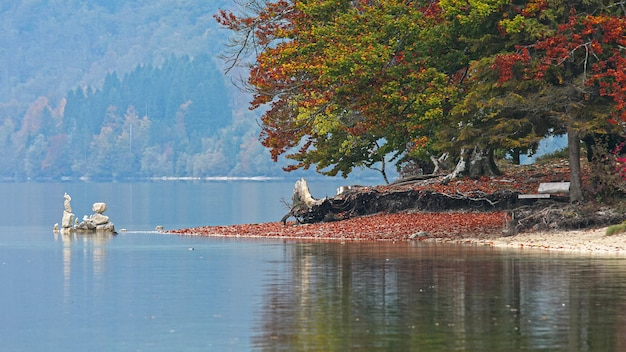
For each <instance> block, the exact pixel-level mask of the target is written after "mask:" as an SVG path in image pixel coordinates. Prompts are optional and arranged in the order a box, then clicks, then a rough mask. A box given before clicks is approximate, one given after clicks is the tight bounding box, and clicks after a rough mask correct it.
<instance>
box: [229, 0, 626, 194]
mask: <svg viewBox="0 0 626 352" xmlns="http://www.w3.org/2000/svg"><path fill="white" fill-rule="evenodd" d="M252 4H253V6H248V10H249V12H248V13H247V14H244V15H242V16H237V15H235V14H233V13H231V12H225V11H222V12H221V13H220V14H219V15H218V16H217V19H218V21H219V22H220V23H221V24H222V25H224V26H226V27H227V28H229V29H231V30H232V31H233V32H234V33H235V37H234V41H233V45H234V46H233V48H235V49H236V50H235V51H234V52H232V53H231V55H230V56H228V59H229V60H230V61H228V62H229V64H230V65H232V66H233V67H234V66H235V65H237V64H240V63H244V64H245V63H246V58H247V57H248V55H251V56H252V58H251V61H252V62H250V63H249V66H248V68H249V72H250V75H249V78H248V80H247V82H246V83H247V88H249V89H250V90H251V91H252V93H253V96H254V98H253V101H252V104H251V108H252V109H258V108H261V107H264V108H265V107H266V106H267V110H266V111H265V113H264V114H263V116H262V118H261V122H262V131H261V139H262V143H263V145H265V146H266V147H269V148H270V150H271V155H272V157H273V159H274V160H277V158H278V157H279V156H280V155H282V154H287V157H288V158H290V159H292V160H294V161H295V164H293V165H291V166H290V167H288V168H287V170H293V169H297V168H308V167H310V166H311V165H316V166H317V169H318V171H320V172H322V173H325V174H329V175H335V174H337V173H339V172H341V173H342V175H343V176H345V175H346V174H347V173H349V172H350V171H351V170H352V168H353V167H355V166H366V167H373V166H374V165H375V164H376V163H379V162H380V163H381V162H383V161H384V160H385V159H386V157H387V156H391V157H392V158H393V159H394V160H395V161H396V163H401V162H403V161H405V160H408V159H410V158H418V157H420V156H422V157H423V155H424V154H428V153H433V152H438V151H450V152H454V153H457V154H460V155H461V157H460V162H459V164H458V166H459V167H457V170H463V171H465V172H469V173H473V174H476V175H478V174H495V173H497V172H498V171H497V168H496V167H495V165H493V154H494V150H497V149H501V150H502V149H503V150H509V151H512V152H514V153H519V152H521V151H528V150H533V148H536V146H537V144H538V141H539V140H540V139H541V138H543V137H544V136H546V135H550V134H562V133H564V132H565V131H568V132H569V133H570V135H571V138H570V141H572V143H571V145H570V148H571V149H570V150H571V151H572V156H571V158H570V162H571V169H572V175H571V181H572V192H571V196H572V200H579V199H581V193H580V187H579V185H580V182H579V181H580V172H579V171H578V170H580V167H579V165H578V164H577V163H578V162H579V159H578V157H577V154H574V152H576V151H578V149H577V148H578V146H577V145H578V143H579V142H578V141H579V138H578V137H577V134H584V133H589V132H593V131H596V132H597V131H600V132H607V131H608V129H607V128H606V123H605V122H606V121H607V114H610V116H611V119H609V120H610V121H613V122H614V123H615V122H616V121H618V120H619V119H622V120H625V115H626V114H625V113H624V110H625V108H626V98H624V96H625V94H624V93H625V90H624V89H625V88H624V87H626V79H625V78H624V77H625V76H626V74H624V71H625V68H626V67H625V66H626V64H625V60H624V52H625V50H624V47H625V46H624V37H625V36H624V29H625V28H626V25H624V16H623V15H624V5H623V3H622V2H610V3H608V4H606V1H604V2H603V1H599V0H597V1H592V0H585V1H582V0H581V1H574V2H572V1H545V0H530V1H515V2H511V1H510V0H490V1H487V0H485V1H452V0H441V1H398V0H396V1H394V0H378V1H365V0H363V1H347V0H346V1H287V0H282V1H255V2H253V3H252ZM255 50H256V51H255ZM463 165H467V167H466V168H460V166H463ZM381 169H382V168H381ZM382 170H383V175H384V169H382ZM454 174H456V172H455V173H453V175H454Z"/></svg>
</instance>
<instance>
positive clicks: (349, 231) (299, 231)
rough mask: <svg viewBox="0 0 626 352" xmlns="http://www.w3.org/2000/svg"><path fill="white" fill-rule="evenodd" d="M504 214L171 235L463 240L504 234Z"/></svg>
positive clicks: (406, 216) (403, 216) (381, 217)
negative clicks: (420, 233) (502, 232)
mask: <svg viewBox="0 0 626 352" xmlns="http://www.w3.org/2000/svg"><path fill="white" fill-rule="evenodd" d="M504 220H505V214H504V213H502V212H491V213H395V214H377V215H372V216H364V217H358V218H353V219H348V220H344V221H337V222H325V223H318V224H307V225H295V224H294V223H293V222H291V223H287V226H283V224H282V223H280V222H272V223H264V224H251V225H232V226H206V227H199V228H192V229H181V230H176V231H172V233H175V234H181V235H198V236H225V237H280V238H299V239H302V238H305V239H321V240H370V241H371V240H396V241H399V240H406V239H408V238H409V236H411V235H412V234H416V233H419V232H422V231H425V232H427V233H428V235H427V236H423V237H419V238H417V239H426V238H432V237H436V238H462V237H470V236H472V237H475V236H476V235H485V234H493V233H496V232H499V231H501V230H502V226H503V224H504Z"/></svg>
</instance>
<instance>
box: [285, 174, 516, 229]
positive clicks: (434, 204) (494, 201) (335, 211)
mask: <svg viewBox="0 0 626 352" xmlns="http://www.w3.org/2000/svg"><path fill="white" fill-rule="evenodd" d="M518 194H519V193H517V192H512V191H508V190H501V191H496V192H494V193H491V194H487V193H484V192H480V191H475V192H469V193H459V192H457V193H453V194H447V193H440V192H434V191H429V190H415V189H394V188H393V187H391V188H389V189H387V190H384V191H379V190H377V189H374V188H372V187H346V188H344V189H343V191H342V192H340V193H339V194H337V195H335V196H333V197H328V198H323V199H315V198H313V196H311V193H310V191H309V187H308V185H307V183H306V180H304V179H301V180H299V181H298V182H296V185H295V187H294V192H293V197H292V199H293V204H292V206H291V209H290V210H289V213H287V214H286V215H285V216H284V217H283V218H282V219H281V221H282V222H283V224H286V222H287V219H289V218H290V217H294V218H295V219H296V221H297V222H298V223H317V222H324V221H337V220H344V219H348V218H351V217H355V216H363V215H370V214H375V213H381V212H385V213H394V212H399V211H404V210H409V209H412V210H419V211H448V210H457V211H459V210H472V211H493V210H504V209H510V208H511V207H512V206H513V205H514V204H515V203H516V202H517V201H518V200H517V195H518Z"/></svg>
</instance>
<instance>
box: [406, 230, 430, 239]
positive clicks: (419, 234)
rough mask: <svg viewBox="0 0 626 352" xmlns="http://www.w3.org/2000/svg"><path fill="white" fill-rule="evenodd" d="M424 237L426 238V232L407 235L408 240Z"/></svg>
mask: <svg viewBox="0 0 626 352" xmlns="http://www.w3.org/2000/svg"><path fill="white" fill-rule="evenodd" d="M424 237H428V232H426V231H418V232H416V233H412V234H410V235H409V239H412V240H414V239H417V238H424Z"/></svg>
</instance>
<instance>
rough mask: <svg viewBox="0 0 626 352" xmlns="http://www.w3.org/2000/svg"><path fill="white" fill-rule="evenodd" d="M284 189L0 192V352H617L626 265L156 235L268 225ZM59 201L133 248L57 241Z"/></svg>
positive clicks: (624, 331)
mask: <svg viewBox="0 0 626 352" xmlns="http://www.w3.org/2000/svg"><path fill="white" fill-rule="evenodd" d="M310 186H311V191H312V193H313V195H314V196H316V197H322V196H325V195H331V194H333V193H334V190H335V188H336V187H337V186H338V184H334V183H314V182H311V183H310ZM292 189H293V182H244V181H241V182H154V183H135V184H124V183H108V184H107V183H103V184H98V183H76V184H74V183H57V184H39V183H24V184H9V183H4V184H0V194H2V201H3V202H2V205H0V350H1V351H451V350H457V351H516V350H531V351H624V350H626V260H624V259H620V258H613V257H593V256H575V255H565V254H554V253H547V252H531V251H512V250H497V249H493V248H483V247H471V246H454V245H435V244H426V243H418V242H410V243H350V242H348V243H345V244H340V243H336V242H331V243H323V242H306V241H304V242H303V241H283V240H276V239H273V240H262V239H261V240H259V239H218V238H198V237H189V236H174V235H164V234H158V233H156V232H153V231H151V230H152V229H154V227H155V226H156V225H163V226H164V227H165V228H166V229H167V228H169V229H172V228H180V227H189V226H199V225H224V224H233V223H253V222H264V221H276V220H278V219H280V217H282V215H283V214H284V213H285V212H286V209H285V208H284V207H283V206H282V204H281V201H280V200H281V198H285V199H288V198H290V196H291V191H292ZM64 192H67V193H69V194H70V195H71V196H72V208H73V212H74V213H75V214H76V215H77V216H78V217H79V218H82V216H83V215H85V214H90V213H91V204H92V203H94V202H98V201H103V202H106V203H107V204H108V207H109V210H108V211H107V212H106V215H109V216H110V217H111V219H112V221H113V222H114V223H115V225H116V227H117V228H118V229H121V228H126V229H128V232H121V233H120V234H119V235H117V236H103V235H98V236H96V235H93V236H85V235H70V236H63V235H56V236H55V235H54V233H53V232H52V225H53V224H54V223H57V222H58V223H60V221H61V215H62V212H63V193H64Z"/></svg>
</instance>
